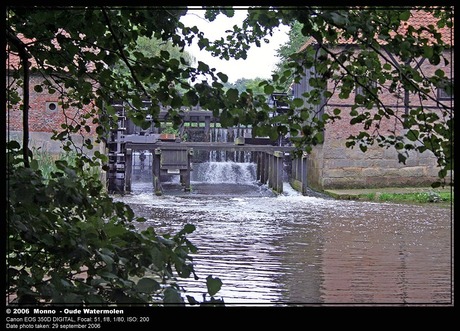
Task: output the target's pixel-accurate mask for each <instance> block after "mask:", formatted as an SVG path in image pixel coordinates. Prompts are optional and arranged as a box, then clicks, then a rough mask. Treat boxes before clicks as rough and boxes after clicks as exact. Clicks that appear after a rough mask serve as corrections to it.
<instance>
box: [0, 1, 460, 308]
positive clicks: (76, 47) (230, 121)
mask: <svg viewBox="0 0 460 331" xmlns="http://www.w3.org/2000/svg"><path fill="white" fill-rule="evenodd" d="M44 9H46V10H44ZM145 9H146V8H133V7H129V8H122V7H88V8H83V7H77V8H67V7H61V8H59V7H53V8H41V7H33V8H26V7H8V8H7V25H6V36H7V39H6V41H7V47H8V51H9V52H10V53H15V54H17V55H18V56H19V57H20V58H21V65H20V66H19V67H18V68H17V70H13V71H11V72H10V76H9V77H10V78H11V79H12V80H13V81H9V84H8V88H9V90H8V99H7V102H8V108H13V107H17V106H18V105H19V106H20V107H21V108H22V111H23V114H24V140H23V142H22V147H21V146H20V144H18V143H16V142H11V143H10V144H9V145H8V149H7V160H8V188H9V192H8V193H9V194H8V208H7V210H8V217H9V223H8V239H9V240H8V244H9V246H8V247H7V254H8V255H7V257H8V259H9V262H10V264H9V269H8V272H9V279H10V280H12V282H11V283H10V284H11V285H12V287H10V288H9V290H12V291H15V292H16V294H17V295H19V298H20V300H23V301H26V300H28V299H31V298H33V299H34V300H45V301H47V302H55V301H59V300H64V301H65V300H67V301H78V302H86V303H90V302H94V301H106V302H118V301H119V300H125V301H130V300H136V302H137V301H143V302H150V301H151V300H152V298H153V297H154V296H155V295H160V297H161V298H162V299H163V300H164V301H170V300H172V301H181V299H180V298H179V291H178V289H177V287H174V286H172V287H169V290H167V289H165V288H164V287H162V286H158V284H161V282H160V279H165V277H166V278H169V280H170V279H172V277H173V276H174V275H173V273H172V271H173V269H172V267H173V266H174V267H175V272H176V274H178V275H180V276H189V275H191V274H193V269H192V267H191V265H190V264H188V263H187V261H188V260H189V258H190V257H189V256H188V252H189V251H193V250H194V247H193V245H192V244H191V243H190V242H188V241H187V240H186V238H185V235H186V234H188V233H190V232H191V231H192V230H193V228H192V227H191V226H186V227H185V228H184V229H183V230H182V231H181V232H179V233H178V234H177V235H174V236H169V237H166V238H163V237H159V236H157V235H156V234H155V232H154V230H153V229H149V230H147V232H145V233H135V232H134V231H132V227H131V226H130V224H131V221H135V220H136V217H135V216H134V215H133V214H132V211H131V210H130V208H129V207H127V206H122V205H112V203H111V202H110V199H109V198H108V197H107V196H106V195H105V194H104V193H103V192H102V191H101V186H99V185H98V184H96V183H93V182H91V179H89V178H87V177H85V174H84V172H83V171H82V169H83V168H84V164H89V165H93V166H104V163H105V161H106V157H105V156H104V155H101V154H100V153H94V156H93V157H89V156H87V155H85V154H83V153H80V154H79V158H78V160H77V164H76V165H69V164H65V163H59V162H58V166H59V171H57V172H56V173H55V174H54V177H53V179H52V180H51V181H49V182H45V181H44V179H43V178H42V176H41V174H40V172H39V171H38V169H36V168H35V166H34V164H35V163H34V162H33V160H34V159H33V155H32V154H31V152H30V151H29V149H28V145H27V142H28V137H27V132H28V126H27V118H28V116H27V115H28V107H29V105H28V95H27V93H28V90H29V87H28V85H27V84H28V77H29V75H30V74H31V73H32V74H39V75H42V76H43V78H44V80H43V83H41V84H40V85H37V86H34V89H35V91H38V92H39V91H42V90H47V91H49V92H50V93H51V92H52V93H59V94H60V95H61V96H62V97H63V98H62V100H63V101H62V106H63V108H64V109H67V108H70V107H77V108H82V107H84V106H88V107H89V108H90V111H89V112H87V113H86V114H85V115H84V116H82V117H81V118H80V119H79V120H80V123H78V125H72V126H69V125H64V126H63V131H62V132H60V133H57V134H56V139H60V140H62V141H63V143H64V145H65V146H64V147H65V148H67V149H68V150H70V149H71V147H72V144H73V141H72V140H71V139H70V137H71V134H72V133H77V132H79V131H80V130H91V128H90V127H89V125H88V123H92V124H94V125H96V126H97V127H96V133H97V134H98V137H97V138H96V141H100V140H101V139H103V138H104V136H105V134H106V132H108V130H109V129H110V125H111V123H110V118H111V117H113V116H116V114H115V110H114V108H113V107H111V105H110V104H111V101H112V100H113V99H118V100H125V101H126V102H128V103H129V104H130V105H131V107H129V109H128V111H127V116H128V117H129V118H130V119H132V120H133V122H134V123H135V124H137V125H141V126H144V127H148V126H150V125H151V123H150V122H149V121H147V120H146V117H147V115H151V116H152V118H153V119H154V120H156V123H157V124H158V125H160V123H159V122H158V119H157V116H156V115H158V113H159V111H160V104H161V105H164V106H168V107H169V108H170V117H171V118H172V119H173V122H175V123H179V122H180V116H179V114H178V109H179V108H180V107H182V106H195V105H197V104H200V106H201V107H202V108H204V109H209V110H211V111H212V112H213V113H214V115H215V116H219V118H220V121H221V124H222V125H223V126H233V125H238V124H242V125H252V127H253V134H254V135H256V136H270V137H271V138H272V139H274V140H275V139H277V138H278V136H279V135H285V134H287V133H290V134H291V136H292V137H298V139H294V141H295V143H296V146H297V147H298V148H299V150H301V149H303V150H308V149H310V148H311V145H312V144H315V143H317V142H318V140H317V139H316V137H317V133H318V132H320V131H321V130H322V129H323V128H324V126H325V124H326V123H327V122H328V121H333V120H336V119H338V118H339V115H340V114H339V113H338V112H335V111H334V113H333V114H325V116H323V117H321V118H317V117H313V118H312V116H311V112H312V107H310V106H311V105H316V104H318V103H319V100H320V99H321V98H322V97H326V98H327V97H329V96H330V95H329V93H330V92H329V91H327V90H326V89H325V85H324V84H325V82H326V80H327V79H332V80H333V81H334V82H335V87H336V89H337V91H339V92H340V93H341V95H342V96H343V97H348V96H349V94H350V91H351V90H352V89H353V88H354V87H356V86H361V87H363V89H364V97H357V98H355V106H356V107H355V108H354V110H355V111H354V112H352V114H351V116H352V124H359V123H363V124H364V125H365V128H364V129H363V130H362V131H361V133H360V134H359V135H357V136H355V137H351V138H350V146H352V145H353V142H354V143H361V142H363V141H365V142H366V143H372V142H373V141H377V142H378V143H379V144H382V146H383V145H388V146H394V147H395V148H397V149H398V150H405V149H414V150H417V151H423V150H430V151H432V152H433V153H434V155H436V157H437V159H438V163H439V166H440V169H441V170H440V173H439V176H440V178H441V179H442V178H444V177H445V175H446V173H447V171H450V170H452V169H453V124H454V121H453V113H452V111H453V106H452V105H451V104H445V103H440V104H439V109H440V111H441V116H440V115H438V114H436V113H435V112H433V111H431V110H430V109H426V108H424V107H423V106H419V107H416V108H414V109H410V110H409V111H408V112H407V114H406V115H405V116H404V117H398V115H396V114H395V113H394V112H392V110H391V109H390V108H388V107H384V106H383V105H382V103H381V102H380V100H379V95H378V93H376V91H375V90H373V89H372V88H369V85H368V84H367V81H366V80H365V79H364V80H363V77H372V79H373V80H377V81H378V82H379V83H380V84H382V85H384V84H386V83H388V84H389V85H390V86H392V83H394V84H396V85H397V84H402V87H403V88H404V89H406V90H408V91H410V93H414V94H415V95H418V96H420V98H421V99H423V98H427V97H429V94H428V90H430V89H432V88H436V87H443V88H444V89H445V91H446V92H447V93H448V94H450V95H451V94H452V88H453V82H452V81H450V80H449V77H445V75H443V71H442V70H440V71H436V72H435V73H433V74H430V75H427V74H426V73H420V72H419V68H418V67H413V66H411V65H409V64H410V61H409V60H411V61H412V60H414V59H418V58H425V59H426V60H428V61H430V63H434V64H436V63H439V62H440V61H444V62H445V63H446V65H447V62H448V60H447V58H445V57H444V55H443V54H444V53H443V52H444V50H446V49H449V47H450V46H451V45H448V44H446V43H445V42H444V41H443V39H442V36H441V35H440V34H439V33H438V29H440V28H443V27H448V28H453V8H451V7H446V8H444V7H423V8H422V7H421V8H419V10H423V11H426V12H427V13H430V14H432V15H434V17H436V18H437V19H438V21H437V25H436V26H422V27H420V28H414V27H411V26H409V27H407V29H408V30H407V31H409V32H410V33H408V34H406V33H400V32H399V31H398V29H397V28H398V27H399V26H400V25H401V24H402V23H403V22H405V21H407V19H408V18H409V17H410V9H412V8H409V7H404V8H398V10H394V9H392V8H388V9H385V8H374V7H356V8H355V7H347V8H342V9H341V8H338V9H329V8H322V7H311V6H306V7H298V8H288V7H286V8H285V7H270V8H265V7H253V8H251V10H249V12H248V17H247V18H246V19H245V21H244V22H243V24H242V25H241V26H235V27H234V29H233V30H232V31H230V32H229V34H228V35H227V36H223V37H222V38H221V39H219V40H216V41H214V42H212V41H210V40H209V39H207V38H206V36H205V35H204V34H203V33H202V32H200V31H199V30H198V28H197V27H196V26H193V27H187V26H184V24H182V23H181V22H180V17H181V16H183V15H185V13H186V12H187V10H186V8H176V7H174V8H173V7H152V8H148V10H145ZM221 14H223V15H226V16H233V9H232V8H228V7H225V8H222V7H212V6H211V7H206V14H205V17H206V18H207V19H208V20H210V21H213V20H214V19H216V17H217V16H218V15H221ZM87 22H91V24H87ZM293 22H298V23H293ZM280 24H296V26H299V27H300V26H301V29H300V31H301V33H302V35H303V36H305V37H308V38H313V40H314V42H315V44H316V45H317V47H316V48H313V49H312V50H308V51H307V52H306V53H296V54H292V56H290V57H289V58H288V60H287V61H286V63H285V65H284V67H283V70H282V74H281V73H279V74H274V75H273V77H272V79H271V80H262V81H261V82H260V83H259V87H260V88H261V89H262V91H263V93H265V95H263V94H262V95H261V94H256V93H255V92H254V90H248V89H247V90H246V91H243V92H240V91H238V89H237V88H229V89H225V86H224V84H225V83H226V82H227V76H226V75H225V73H221V72H216V70H215V69H214V68H210V67H209V66H208V65H207V64H206V63H203V62H200V61H198V63H197V66H196V67H192V66H190V65H189V64H188V63H187V61H186V59H184V57H183V56H181V57H180V58H179V59H178V58H177V57H173V56H171V54H170V52H169V51H165V50H163V51H160V53H159V54H146V53H144V52H140V51H136V47H138V41H139V40H140V38H141V39H142V38H148V39H152V38H154V39H157V40H161V41H163V42H170V43H171V45H173V46H174V47H177V48H179V49H180V51H181V52H182V53H183V52H184V50H185V47H186V46H187V45H189V44H190V43H191V42H192V41H194V40H196V41H197V43H198V45H199V47H200V48H201V50H202V51H208V52H211V53H212V54H213V55H214V56H218V57H220V58H223V59H229V58H230V57H233V58H235V59H238V58H243V59H244V58H245V57H246V52H247V50H248V49H249V48H250V47H251V45H256V46H257V45H260V42H261V40H264V39H265V38H266V37H267V36H268V35H270V34H271V33H272V31H273V29H274V28H276V27H277V26H279V25H280ZM298 24H300V25H298ZM426 35H428V36H429V37H428V38H427V37H426ZM340 38H345V39H350V40H353V41H354V42H355V43H356V45H357V46H358V47H360V48H361V51H362V52H361V54H362V55H361V56H355V55H354V53H352V52H342V53H340V54H336V53H334V52H333V50H332V48H331V47H330V46H331V45H334V43H335V42H336V41H337V40H339V39H340ZM382 41H384V42H385V46H384V47H383V46H382V45H381V42H382ZM369 49H370V50H371V51H369ZM385 49H386V50H388V51H389V52H390V53H391V54H395V56H396V61H389V62H387V63H381V62H379V61H375V58H373V57H372V55H371V54H372V52H375V53H382V52H383V51H384V50H385ZM382 54H383V53H382ZM363 55H367V57H364V56H363ZM367 58H369V59H370V60H369V61H366V59H367ZM120 61H122V62H123V64H124V66H125V67H126V68H127V72H129V75H127V74H126V71H123V70H118V71H117V70H113V67H114V66H115V65H116V64H117V63H119V62H120ZM363 61H364V62H363ZM406 62H407V63H406ZM29 64H32V65H31V66H29ZM305 68H314V70H315V71H316V73H317V74H318V76H317V77H316V78H315V79H313V80H311V83H312V86H313V89H312V90H311V91H310V92H309V93H307V94H305V96H304V97H305V102H304V100H301V99H294V100H292V101H289V102H290V103H291V106H292V107H291V111H289V112H288V113H286V114H282V115H279V116H274V117H271V116H269V114H271V113H272V109H270V106H269V105H268V104H267V102H266V99H267V96H268V95H270V94H272V93H273V92H275V91H277V90H283V89H284V88H285V86H286V84H289V83H290V82H292V81H299V80H300V79H301V77H303V75H304V71H305ZM10 83H11V84H10ZM14 83H17V84H14ZM18 84H19V85H21V86H22V87H23V89H24V93H22V94H21V93H20V92H19V90H18V89H17V88H16V87H17V85H18ZM179 89H180V90H179ZM144 98H148V99H150V100H151V101H152V105H151V107H150V108H149V109H146V110H144V109H142V100H143V99H144ZM358 107H364V108H367V107H370V108H375V109H377V113H372V112H370V111H364V112H358V111H357V108H358ZM295 109H297V110H299V109H300V111H297V110H295ZM383 117H385V118H387V119H394V120H396V121H399V122H401V123H402V125H404V128H406V129H407V131H406V134H405V137H403V138H407V139H405V140H404V143H403V144H401V140H400V137H384V136H372V135H370V134H369V133H368V132H367V131H368V129H369V128H371V127H372V126H373V125H374V126H375V125H376V124H378V123H379V121H380V120H381V119H382V118H383ZM174 118H176V119H177V121H174ZM275 124H276V125H275ZM300 132H302V133H303V135H300V134H299V133H300ZM85 144H86V147H88V148H92V144H93V141H91V139H89V140H87V141H85ZM400 155H402V153H401V154H400ZM400 160H401V161H404V160H405V159H404V157H402V158H401V159H400ZM23 185H24V186H23ZM23 187H25V188H27V189H28V190H29V191H27V192H29V193H28V194H23V193H24V192H23V191H22V190H23ZM61 187H64V188H67V190H68V191H69V192H72V194H66V193H65V192H61V191H62V189H61ZM30 192H35V193H36V194H34V195H31V194H30ZM55 197H61V198H60V199H57V200H56V199H55ZM29 210H33V211H34V213H33V214H32V213H30V212H29ZM139 221H142V220H141V219H140V220H139ZM65 227H68V230H69V231H62V229H63V228H65ZM46 233H48V235H46ZM82 234H84V235H85V236H87V237H88V240H87V241H86V242H82V241H81V240H77V238H80V237H81V235H82ZM115 234H116V235H117V236H114V235H115ZM127 242H131V243H136V245H134V247H133V248H131V246H129V247H127V246H126V243H127ZM146 242H147V243H148V244H149V245H150V244H151V246H152V248H151V250H149V251H145V250H144V249H145V246H143V245H142V243H146ZM57 243H65V244H66V245H67V246H66V248H67V249H65V250H64V249H59V248H56V247H57V245H56V244H57ZM147 246H148V245H147ZM77 256H78V258H82V259H83V260H82V261H83V262H84V264H81V263H79V262H78V261H77V260H76V258H75V257H77ZM127 256H130V257H133V256H134V257H136V259H135V261H136V262H135V263H134V262H131V261H129V259H127ZM145 256H147V259H144V258H143V257H145ZM36 258H39V259H40V261H41V262H43V266H41V267H40V268H41V269H40V268H38V269H37V267H34V264H33V260H34V259H36ZM152 267H153V269H152ZM82 268H88V269H87V270H86V272H87V273H88V276H89V277H87V278H86V279H84V280H83V279H81V277H79V276H78V275H79V274H80V272H82ZM152 271H153V272H154V273H156V277H157V278H155V277H147V276H146V275H147V273H148V272H152ZM132 276H137V277H140V278H141V279H140V280H139V281H138V282H137V283H136V282H133V280H132ZM210 280H211V281H210V284H211V285H212V286H211V287H212V289H211V290H210V291H209V294H210V295H213V294H215V293H216V288H217V289H218V288H219V286H220V283H219V280H216V279H213V278H210ZM45 284H46V285H45ZM69 293H71V295H70V294H69ZM211 293H212V294H211ZM68 294H69V295H68ZM190 300H191V299H190ZM214 300H215V299H214V298H213V297H211V301H213V302H214ZM191 301H193V300H191Z"/></svg>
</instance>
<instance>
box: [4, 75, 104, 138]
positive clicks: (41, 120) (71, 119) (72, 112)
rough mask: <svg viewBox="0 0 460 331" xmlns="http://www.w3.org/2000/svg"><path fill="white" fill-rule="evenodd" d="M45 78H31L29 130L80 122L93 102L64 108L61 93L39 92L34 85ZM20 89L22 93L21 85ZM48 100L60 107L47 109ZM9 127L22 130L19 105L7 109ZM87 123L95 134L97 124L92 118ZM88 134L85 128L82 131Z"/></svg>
mask: <svg viewBox="0 0 460 331" xmlns="http://www.w3.org/2000/svg"><path fill="white" fill-rule="evenodd" d="M42 80H43V78H41V77H40V76H36V75H34V76H31V78H30V108H29V130H30V131H31V132H53V130H58V131H60V130H62V128H61V124H62V123H66V121H67V123H68V124H72V125H76V124H77V123H80V121H81V116H82V115H84V114H85V113H87V112H89V110H90V109H91V104H90V105H88V106H86V107H85V108H83V109H76V108H69V109H66V110H63V108H62V106H61V105H59V102H60V100H59V94H58V93H57V92H56V93H55V94H49V93H48V91H47V90H44V91H43V92H41V93H37V92H35V90H34V86H35V85H37V84H39V83H40V82H41V81H42ZM18 91H19V92H20V94H21V95H22V89H21V87H19V88H18ZM48 102H57V103H58V108H57V109H56V110H49V109H47V106H46V105H47V103H48ZM7 112H8V114H7V128H8V129H9V130H11V131H22V114H23V113H22V110H20V109H19V107H15V108H14V109H11V110H7ZM86 124H87V125H89V126H90V128H91V134H92V135H94V134H95V128H96V125H95V124H93V123H92V121H91V119H90V120H88V123H86ZM82 133H84V134H85V135H88V134H87V133H86V131H85V130H83V131H82Z"/></svg>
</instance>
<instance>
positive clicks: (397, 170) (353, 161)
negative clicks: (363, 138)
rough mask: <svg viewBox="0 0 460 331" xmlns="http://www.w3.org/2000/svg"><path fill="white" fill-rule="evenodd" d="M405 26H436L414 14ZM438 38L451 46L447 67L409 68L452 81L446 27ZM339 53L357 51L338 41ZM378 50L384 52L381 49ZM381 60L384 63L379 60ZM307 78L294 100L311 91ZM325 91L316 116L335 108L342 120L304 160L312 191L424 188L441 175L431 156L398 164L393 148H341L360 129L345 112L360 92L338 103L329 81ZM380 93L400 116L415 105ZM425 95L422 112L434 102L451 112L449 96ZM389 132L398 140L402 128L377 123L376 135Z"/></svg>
mask: <svg viewBox="0 0 460 331" xmlns="http://www.w3.org/2000/svg"><path fill="white" fill-rule="evenodd" d="M407 23H409V24H411V25H413V26H414V27H416V28H417V27H420V26H427V25H429V24H434V25H435V26H436V21H435V20H434V17H432V16H430V15H429V14H427V13H425V12H418V11H412V15H411V17H410V19H409V21H408V22H407ZM401 29H402V31H406V29H405V26H402V27H401ZM439 32H440V33H441V34H442V38H443V41H444V42H445V43H447V44H449V45H451V46H452V47H451V48H449V49H446V50H445V51H444V56H445V58H446V59H448V61H449V64H448V65H447V66H446V65H445V64H444V61H441V62H440V63H439V64H438V65H432V64H430V63H429V61H428V60H426V59H424V58H417V59H413V63H414V65H416V66H420V69H419V70H420V71H421V72H423V73H425V74H426V75H428V76H431V75H432V74H433V73H434V72H435V71H436V70H438V69H441V70H443V71H444V72H445V76H446V77H451V78H452V80H453V76H454V71H453V65H454V64H453V59H454V57H453V48H454V47H453V46H454V40H453V29H452V30H451V29H448V28H447V27H445V28H442V29H440V30H439ZM316 46H317V45H315V44H314V43H313V39H309V40H307V41H306V43H305V44H304V45H303V46H302V47H301V49H300V51H299V52H303V51H305V50H307V49H308V48H312V47H316ZM344 48H348V49H350V48H352V49H354V50H355V52H359V47H357V45H355V44H352V43H350V42H349V41H347V40H341V41H340V42H339V43H338V45H336V46H334V47H331V48H330V50H331V51H332V52H335V53H336V52H338V51H340V50H341V49H344ZM382 48H384V46H383V45H382ZM389 56H391V55H389ZM379 57H380V55H379ZM380 60H381V61H383V59H382V58H381V57H380ZM312 74H313V75H314V73H313V72H312V71H311V70H310V69H306V70H305V76H304V77H303V78H302V80H301V81H300V82H299V83H297V84H294V85H293V87H292V88H293V91H292V92H293V97H294V98H304V97H303V96H302V94H303V93H304V92H306V91H309V90H311V86H310V84H309V79H310V78H311V77H312ZM327 89H328V90H329V91H331V92H332V96H331V97H330V98H329V99H328V100H327V101H325V100H323V102H322V103H321V104H320V105H318V106H317V111H318V115H317V116H321V115H322V114H323V113H328V114H332V113H333V110H334V109H336V108H339V109H340V110H341V113H340V116H341V119H340V120H336V121H335V122H334V123H329V124H327V125H326V127H325V129H324V140H323V142H322V143H321V144H318V145H316V146H314V147H313V150H312V152H311V154H310V155H309V156H308V162H307V164H308V166H307V169H308V186H310V187H312V188H314V189H317V190H325V189H333V188H336V189H340V188H372V187H398V186H429V185H430V184H431V183H433V182H435V181H436V180H438V179H439V178H438V171H439V170H440V169H439V168H438V167H437V162H436V158H435V156H434V155H433V154H432V153H431V152H430V151H425V152H423V153H419V152H415V151H409V157H408V158H407V160H406V162H405V164H403V163H400V162H399V161H398V155H397V151H396V150H395V148H393V147H391V148H382V147H379V146H378V145H377V144H373V145H369V146H367V151H366V152H363V151H361V149H360V148H359V147H358V146H354V147H353V148H349V147H346V141H347V138H348V137H349V136H350V135H351V134H353V135H356V134H358V132H359V131H361V130H362V129H363V126H362V125H361V124H355V125H351V124H350V119H351V116H350V111H351V107H352V105H353V104H354V98H355V93H360V92H359V90H357V91H355V93H350V96H349V98H347V99H340V98H339V95H338V92H337V91H336V90H335V89H334V86H333V82H331V81H328V83H327ZM381 91H382V92H379V94H378V95H379V99H380V100H381V101H382V103H383V104H385V105H386V106H389V107H390V108H391V109H393V110H394V111H395V112H396V113H397V114H399V115H401V114H403V113H404V111H406V108H407V109H409V107H410V106H414V105H417V104H419V103H420V100H418V96H416V95H415V94H409V93H405V91H403V90H400V91H399V94H398V93H389V92H388V90H385V89H382V90H381ZM430 93H431V98H429V99H427V100H424V101H423V107H424V108H425V109H428V110H436V109H439V108H438V102H445V103H446V104H448V105H449V107H451V108H452V109H453V95H452V96H448V95H446V93H445V91H443V90H442V89H437V90H433V91H431V92H430ZM304 99H305V98H304ZM374 111H375V109H374ZM371 112H372V110H371ZM394 130H395V131H396V133H399V134H401V135H402V134H403V128H402V125H401V124H400V123H399V124H398V123H395V122H394V120H386V121H385V120H383V121H382V122H381V123H380V128H379V132H380V133H382V132H386V133H387V134H389V132H390V131H394ZM369 133H370V132H369Z"/></svg>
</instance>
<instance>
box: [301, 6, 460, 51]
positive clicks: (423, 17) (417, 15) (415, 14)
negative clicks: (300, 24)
mask: <svg viewBox="0 0 460 331" xmlns="http://www.w3.org/2000/svg"><path fill="white" fill-rule="evenodd" d="M437 21H438V19H437V18H436V17H434V16H433V15H432V14H431V13H429V12H426V11H423V10H411V16H410V17H409V19H408V20H407V21H404V22H403V24H402V25H401V26H400V27H399V29H398V34H406V33H407V27H408V26H409V25H411V26H413V27H414V28H415V29H418V28H420V27H422V26H428V25H430V24H431V25H433V26H435V27H436V26H437V25H436V23H437ZM437 30H438V32H439V33H440V34H441V39H442V41H443V42H445V43H446V44H448V45H452V46H453V45H454V29H453V28H448V27H447V26H445V27H443V28H438V29H437ZM422 36H423V34H422ZM426 36H427V37H428V36H429V34H428V32H426ZM378 42H379V44H382V45H383V44H385V41H384V40H378ZM315 43H316V40H315V39H314V38H312V37H310V38H309V39H308V40H307V41H306V42H305V43H304V44H303V45H302V46H301V47H300V49H299V51H298V52H302V51H303V50H305V49H306V48H307V47H308V46H310V45H314V44H315ZM356 43H357V42H356V41H355V40H352V39H348V40H347V39H344V38H339V39H338V44H339V45H351V44H356Z"/></svg>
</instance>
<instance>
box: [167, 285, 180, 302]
mask: <svg viewBox="0 0 460 331" xmlns="http://www.w3.org/2000/svg"><path fill="white" fill-rule="evenodd" d="M163 302H164V303H183V300H182V297H181V295H180V293H179V292H177V290H175V289H174V288H172V287H168V288H167V289H166V290H165V296H164V299H163Z"/></svg>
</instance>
